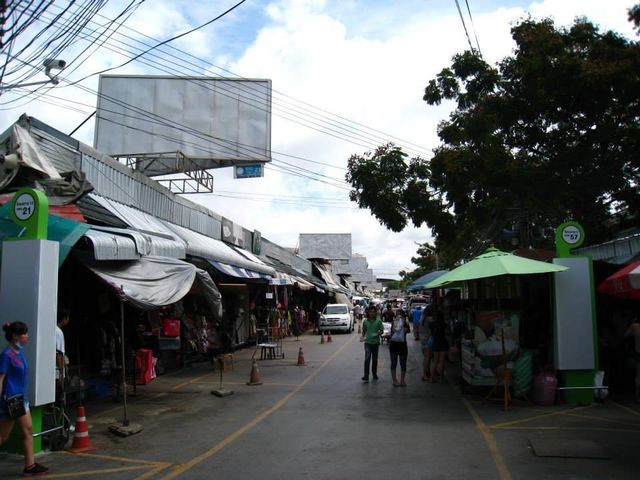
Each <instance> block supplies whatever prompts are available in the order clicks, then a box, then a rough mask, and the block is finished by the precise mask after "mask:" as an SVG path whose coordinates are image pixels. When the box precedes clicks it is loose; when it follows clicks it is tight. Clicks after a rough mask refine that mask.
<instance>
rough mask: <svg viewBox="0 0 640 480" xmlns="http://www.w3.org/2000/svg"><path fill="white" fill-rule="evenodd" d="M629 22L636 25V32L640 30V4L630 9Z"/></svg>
mask: <svg viewBox="0 0 640 480" xmlns="http://www.w3.org/2000/svg"><path fill="white" fill-rule="evenodd" d="M629 21H630V22H632V23H633V24H634V26H635V28H636V30H639V29H640V3H638V4H636V5H635V6H634V7H632V8H630V9H629ZM638 33H640V32H638Z"/></svg>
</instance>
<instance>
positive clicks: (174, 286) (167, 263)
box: [79, 255, 221, 310]
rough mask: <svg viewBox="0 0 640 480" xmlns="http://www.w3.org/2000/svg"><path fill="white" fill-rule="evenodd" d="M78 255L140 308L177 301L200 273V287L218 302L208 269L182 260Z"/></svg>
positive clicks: (159, 305) (218, 297) (218, 294)
mask: <svg viewBox="0 0 640 480" xmlns="http://www.w3.org/2000/svg"><path fill="white" fill-rule="evenodd" d="M79 258H80V259H81V260H82V262H83V263H84V264H85V265H87V267H89V269H91V271H93V272H94V273H95V274H96V275H98V277H100V278H101V279H102V280H104V281H105V282H106V283H108V284H109V285H111V287H112V288H113V289H114V290H115V291H116V292H122V294H123V295H124V296H125V297H126V299H127V301H129V302H130V303H131V304H133V305H134V306H136V307H137V308H140V309H142V310H149V309H153V308H158V307H161V306H164V305H170V304H172V303H175V302H177V301H178V300H180V299H181V298H183V297H184V296H185V295H186V294H187V293H189V291H190V290H191V287H192V285H193V282H194V280H195V279H196V276H200V277H202V275H204V276H205V280H206V281H205V282H203V283H202V284H201V287H202V288H204V289H205V290H207V292H206V294H207V296H210V297H211V300H212V301H214V302H216V303H220V299H221V296H220V292H219V291H218V289H217V288H216V286H215V284H214V283H213V281H212V280H211V277H209V275H208V274H207V272H205V271H204V270H201V269H198V268H197V267H196V266H195V265H192V264H190V263H187V262H183V261H182V260H178V259H175V258H168V257H154V256H147V257H141V258H140V259H138V260H131V261H118V262H111V261H99V262H98V261H95V260H93V259H89V258H88V257H87V256H84V255H82V256H79ZM198 270H200V272H201V273H200V272H198ZM206 277H208V280H207V278H206Z"/></svg>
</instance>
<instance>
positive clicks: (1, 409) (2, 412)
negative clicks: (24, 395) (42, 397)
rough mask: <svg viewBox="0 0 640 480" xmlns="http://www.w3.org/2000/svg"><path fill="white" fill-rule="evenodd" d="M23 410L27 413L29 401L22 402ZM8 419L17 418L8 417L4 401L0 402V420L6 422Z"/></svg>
mask: <svg viewBox="0 0 640 480" xmlns="http://www.w3.org/2000/svg"><path fill="white" fill-rule="evenodd" d="M24 411H25V412H27V413H29V401H26V402H24ZM9 420H14V421H15V420H17V418H13V419H11V418H9V414H8V413H7V409H6V408H5V406H4V403H1V402H0V422H7V421H9Z"/></svg>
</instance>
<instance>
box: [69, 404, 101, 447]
mask: <svg viewBox="0 0 640 480" xmlns="http://www.w3.org/2000/svg"><path fill="white" fill-rule="evenodd" d="M95 449H96V448H95V447H94V446H93V445H91V440H90V439H89V430H88V429H87V417H85V414H84V407H83V406H82V405H80V406H78V414H77V416H76V428H75V432H74V434H73V443H72V444H71V448H67V451H69V452H72V453H82V452H92V451H94V450H95Z"/></svg>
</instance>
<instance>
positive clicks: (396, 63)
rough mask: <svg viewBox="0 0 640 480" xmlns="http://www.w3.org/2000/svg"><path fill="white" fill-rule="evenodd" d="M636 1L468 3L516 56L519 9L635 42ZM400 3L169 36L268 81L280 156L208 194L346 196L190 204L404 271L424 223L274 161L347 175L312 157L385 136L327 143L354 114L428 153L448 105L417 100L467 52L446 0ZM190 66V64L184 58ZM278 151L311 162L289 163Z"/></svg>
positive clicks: (271, 13)
mask: <svg viewBox="0 0 640 480" xmlns="http://www.w3.org/2000/svg"><path fill="white" fill-rule="evenodd" d="M233 3H235V2H229V3H228V4H226V2H225V5H224V6H219V7H216V10H220V12H221V11H223V10H224V9H225V8H229V7H230V6H231V5H233ZM476 3H477V2H476ZM633 3H634V2H632V1H629V0H610V1H609V2H607V5H606V8H603V4H602V2H596V1H592V0H546V1H538V2H532V3H530V5H528V6H527V5H526V4H525V2H523V1H516V0H513V1H507V0H504V1H502V2H499V1H494V2H490V4H489V3H483V2H480V3H478V7H477V9H478V11H477V12H475V11H474V24H475V28H476V33H477V36H478V39H479V42H480V45H481V48H482V52H483V55H484V57H485V58H486V59H487V60H488V61H489V62H490V63H495V62H496V61H498V60H500V59H501V58H503V57H504V56H506V55H508V54H510V52H511V51H512V49H513V43H512V41H511V37H510V28H511V27H512V25H513V24H514V23H515V22H517V21H518V20H519V19H521V18H523V17H524V16H525V15H527V12H531V14H532V15H534V16H535V17H536V18H540V17H542V16H552V17H553V18H555V20H556V22H557V24H562V25H568V24H570V23H571V22H572V21H573V19H574V18H575V17H576V16H581V15H586V16H587V17H588V18H589V19H591V20H593V21H594V22H595V23H596V24H599V25H601V26H602V27H603V28H607V29H608V28H612V29H615V30H617V31H620V32H622V33H623V34H625V35H628V36H632V35H633V37H634V38H635V35H634V34H633V33H632V29H631V26H630V24H629V23H628V22H627V13H626V10H627V8H629V7H630V6H631V5H633ZM391 4H392V5H391ZM398 5H399V4H398V3H397V2H374V1H369V0H366V1H365V0H349V1H330V0H326V1H325V0H281V1H273V2H267V1H262V2H255V3H251V4H249V3H247V4H246V6H245V5H243V6H241V7H239V8H238V9H237V10H236V11H234V12H232V13H231V14H229V15H228V16H227V17H225V18H224V19H222V20H221V21H219V22H216V23H213V24H212V25H210V26H208V27H206V28H204V29H202V30H200V31H198V32H197V33H196V34H192V35H189V36H188V37H186V38H184V39H182V40H181V41H180V43H179V44H176V45H175V46H176V47H179V48H182V49H184V50H185V51H186V52H188V53H190V54H192V55H195V56H197V57H203V58H208V59H209V61H210V62H215V63H216V65H217V66H211V68H210V69H209V71H210V72H218V73H219V72H220V70H219V69H218V68H217V67H224V68H228V69H229V70H231V71H233V72H235V73H237V74H239V75H242V76H245V77H249V78H269V79H272V81H273V88H274V116H273V119H272V121H273V123H272V148H273V150H274V152H278V153H274V158H275V159H276V160H277V161H276V162H274V164H273V165H271V166H269V167H267V171H266V174H265V177H264V178H262V179H251V180H234V179H233V178H232V174H231V171H230V169H227V170H221V171H217V172H214V175H215V189H216V190H217V191H233V192H240V193H244V194H246V195H247V196H252V197H253V194H258V193H261V194H265V195H271V196H273V197H278V198H281V197H284V196H286V195H288V196H297V197H313V198H316V197H321V198H342V199H344V201H345V203H344V205H342V206H343V207H347V208H341V209H337V208H336V209H329V208H318V207H310V206H308V205H305V204H304V202H302V201H299V202H298V203H299V204H297V205H289V204H282V203H278V202H275V201H274V202H271V203H264V202H254V201H249V200H245V201H239V200H237V199H229V198H224V197H221V196H203V195H199V196H197V197H193V198H197V200H198V201H199V202H201V203H204V204H206V205H207V206H209V207H211V208H213V209H214V210H215V211H217V212H218V213H220V214H222V215H224V216H227V217H229V218H231V219H233V220H234V221H236V222H238V223H240V224H242V225H243V226H245V227H246V228H249V229H254V228H255V229H257V230H260V231H261V232H262V233H263V235H264V236H265V237H267V238H269V239H270V240H273V241H276V242H278V243H280V244H282V245H284V246H295V244H296V243H297V235H298V233H300V232H305V233H311V232H333V233H344V232H351V233H352V235H353V249H354V252H358V253H360V254H362V255H365V256H367V258H368V260H369V264H370V267H371V268H373V269H374V270H375V271H376V272H380V273H382V274H386V273H389V272H397V271H399V270H401V269H411V268H412V266H411V264H410V258H411V257H412V256H413V255H415V251H416V248H417V247H416V245H415V243H414V242H424V241H428V240H429V241H430V240H431V238H430V235H429V232H428V230H427V229H426V228H420V229H416V228H407V229H406V230H405V231H404V232H402V233H393V232H390V231H388V230H386V229H384V228H383V227H382V226H380V225H379V223H378V222H377V221H376V220H375V219H374V218H372V217H371V215H370V214H369V213H368V212H366V211H361V210H357V209H355V208H354V207H355V205H354V204H351V203H347V191H346V190H340V189H336V188H333V187H330V186H328V185H325V184H323V183H318V182H312V181H310V180H309V179H301V178H298V177H293V176H290V175H285V174H283V173H281V172H280V171H278V170H277V166H276V164H277V163H278V161H286V162H289V163H294V164H297V165H299V166H301V167H303V168H305V169H307V170H308V171H313V172H318V173H320V174H323V175H327V176H330V177H335V178H338V179H343V178H344V173H345V171H344V170H338V169H335V168H329V167H327V166H326V165H321V164H329V165H333V166H337V167H341V168H342V169H344V168H345V167H346V162H347V159H348V157H349V156H350V155H351V154H353V153H363V152H364V151H366V150H371V149H372V148H374V147H375V146H377V145H379V144H381V143H383V142H385V141H387V140H389V139H390V138H389V136H388V135H386V134H378V133H375V134H374V133H373V132H372V134H373V135H375V137H376V138H375V139H364V138H362V133H361V132H359V133H352V135H355V136H356V137H358V138H357V139H353V141H354V142H356V143H357V144H353V143H349V142H346V141H344V140H339V139H336V138H335V137H334V136H333V135H339V133H340V132H343V133H344V132H345V130H344V128H346V126H345V125H343V122H344V123H346V124H349V125H351V126H353V124H352V123H351V122H350V121H356V122H359V123H362V124H365V125H368V126H370V127H372V128H375V129H376V130H379V131H381V132H385V133H388V134H391V135H393V136H394V137H399V138H401V139H403V140H407V141H409V142H411V143H413V144H417V145H419V146H421V147H422V148H421V150H423V151H424V150H426V151H427V152H428V151H429V150H430V149H431V148H433V147H434V146H436V145H437V144H438V138H437V135H436V126H437V123H438V122H439V121H440V120H442V119H444V118H446V116H447V115H448V112H449V109H450V106H449V105H443V106H440V107H430V106H427V105H426V103H425V102H423V101H422V94H423V92H424V87H425V86H426V84H427V83H428V81H429V80H430V79H431V78H433V77H434V76H435V75H436V73H437V72H439V71H440V70H441V69H442V68H443V67H445V66H448V65H449V63H450V60H451V57H452V56H453V55H454V54H455V53H457V52H461V51H462V50H464V49H466V48H468V44H467V39H466V37H465V35H464V31H463V29H462V25H461V23H460V18H459V16H458V12H457V10H456V8H455V5H454V4H453V2H446V3H445V2H423V1H418V0H407V1H403V2H402V7H399V6H398ZM472 8H474V5H473V3H472ZM220 12H215V11H213V10H212V7H211V2H203V1H199V2H185V1H177V2H161V1H156V2H147V3H144V4H142V6H141V7H140V9H139V10H138V12H136V14H135V16H134V17H133V18H132V19H131V21H130V22H129V23H128V24H127V25H128V26H131V27H132V28H133V29H134V31H135V32H138V33H135V32H132V31H126V32H127V34H128V35H137V34H142V33H144V34H147V35H151V36H153V37H155V38H159V39H165V38H169V37H171V36H173V35H175V34H177V33H180V32H183V31H186V30H188V29H189V28H193V27H194V26H196V25H198V24H200V23H202V22H204V21H206V20H208V19H209V18H212V17H213V16H215V15H216V14H217V13H220ZM468 27H469V28H470V25H469V23H468ZM470 34H471V35H472V32H471V31H470ZM472 38H473V36H472ZM128 41H129V42H131V40H128ZM144 41H145V42H146V43H149V42H150V40H148V39H144ZM65 53H71V52H65ZM68 58H71V57H68ZM188 60H189V61H190V62H194V59H192V58H189V59H188ZM122 61H123V58H122V57H121V56H120V55H118V54H116V53H114V52H110V51H105V50H101V51H100V52H99V53H97V54H96V55H94V56H92V57H91V58H90V59H89V60H87V61H86V62H85V64H84V65H82V68H80V69H79V70H78V71H77V72H75V73H74V76H73V77H72V78H79V77H80V76H82V75H84V74H86V73H89V72H94V71H97V70H100V69H102V68H107V67H109V66H113V65H118V64H119V63H121V62H122ZM173 61H176V60H175V59H174V60H173ZM189 68H196V70H197V69H199V68H201V69H202V72H203V73H204V72H205V69H206V65H205V64H202V65H199V66H197V67H194V66H190V67H189ZM124 71H126V72H133V73H148V74H160V73H163V72H160V71H157V70H154V69H152V68H151V67H149V66H146V65H142V64H140V63H134V64H131V65H130V66H128V67H127V68H126V69H125V70H123V71H116V72H113V73H123V72H124ZM175 72H176V73H179V69H178V68H175ZM189 73H192V72H189ZM88 85H89V86H90V87H91V88H96V87H97V79H96V78H93V79H91V80H89V81H88ZM50 93H51V95H56V96H58V95H59V96H67V97H71V98H73V99H79V100H81V101H83V102H85V103H93V104H95V98H92V96H91V95H89V94H86V93H81V92H79V91H78V90H77V89H76V88H64V89H54V90H51V92H50ZM283 94H284V95H283ZM285 95H286V96H285ZM291 97H293V99H299V100H302V101H304V102H308V103H310V104H312V105H315V106H318V107H320V108H322V109H324V110H327V111H330V112H333V113H335V114H337V115H340V116H341V117H344V118H343V119H338V118H336V117H333V120H334V123H333V124H332V125H333V126H332V127H331V129H332V130H333V131H332V132H329V133H326V132H325V133H321V132H319V131H318V130H326V129H327V128H326V124H324V125H325V126H323V127H320V126H317V125H316V126H314V128H315V129H311V128H307V127H304V126H301V125H300V124H299V123H310V122H316V123H323V122H321V121H320V119H319V118H318V117H317V116H318V115H320V116H324V115H327V114H326V113H323V112H320V111H314V113H313V114H312V113H310V111H309V108H310V107H307V106H303V105H301V104H299V103H298V104H297V105H298V106H297V107H295V108H296V110H295V111H294V110H292V108H293V107H292V104H293V103H296V101H295V100H293V99H292V98H291ZM9 98H10V95H9V94H8V93H4V94H3V95H2V97H0V101H6V100H7V99H9ZM45 98H46V97H45ZM18 105H20V103H18ZM23 111H26V112H27V113H28V114H30V115H33V116H35V117H38V118H39V119H41V120H43V121H45V122H47V123H49V124H51V125H52V126H54V127H56V128H58V129H60V130H62V131H64V132H69V131H71V129H73V128H75V126H76V125H78V124H79V123H80V122H81V121H82V120H84V118H85V115H86V113H90V112H91V109H90V108H88V107H83V111H85V112H86V113H77V112H68V111H66V110H62V111H61V110H60V108H59V107H55V106H51V105H47V104H45V103H43V102H38V101H34V102H32V103H29V104H26V105H23V106H21V107H20V108H18V109H13V110H3V111H0V128H1V129H4V128H6V127H7V126H8V125H9V124H10V123H12V122H13V121H15V120H16V119H17V118H18V116H19V114H20V113H22V112H23ZM61 112H63V114H61ZM292 115H298V116H302V117H303V118H302V119H300V118H298V119H297V122H299V123H295V122H292V121H290V120H286V119H284V118H282V117H283V116H289V117H291V116H292ZM346 119H349V120H346ZM337 122H340V123H337ZM92 135H93V126H92V124H91V122H90V123H89V124H87V125H86V126H85V127H83V129H81V130H80V131H79V132H78V134H77V135H76V136H77V138H79V139H81V140H83V141H85V142H87V143H89V144H91V143H92ZM282 153H285V154H288V155H297V156H301V157H304V158H307V159H310V160H313V161H314V162H317V163H308V162H303V161H301V160H296V159H294V158H289V157H285V156H282V155H281V154H282ZM280 165H281V164H280ZM381 276H382V275H381ZM385 276H388V275H385Z"/></svg>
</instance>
